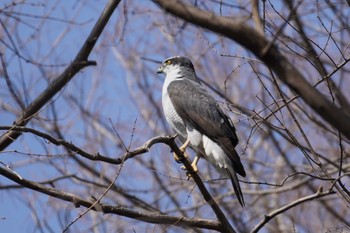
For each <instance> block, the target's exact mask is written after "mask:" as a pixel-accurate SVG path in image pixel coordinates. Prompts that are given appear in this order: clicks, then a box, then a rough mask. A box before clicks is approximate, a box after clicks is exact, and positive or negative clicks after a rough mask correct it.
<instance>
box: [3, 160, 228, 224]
mask: <svg viewBox="0 0 350 233" xmlns="http://www.w3.org/2000/svg"><path fill="white" fill-rule="evenodd" d="M0 174H1V175H3V176H5V177H7V178H8V179H10V180H12V181H14V182H16V183H18V184H19V185H21V186H23V187H26V188H29V189H32V190H35V191H38V192H41V193H44V194H46V195H49V196H52V197H55V198H58V199H61V200H65V201H68V202H71V203H73V204H74V205H75V206H76V207H79V206H84V207H87V208H89V207H90V206H92V205H93V203H94V202H93V201H87V200H85V199H83V198H81V197H79V196H77V195H74V194H71V193H67V192H63V191H60V190H57V189H54V188H51V187H47V186H45V185H42V184H40V183H37V182H33V181H29V180H26V179H23V178H21V177H20V176H18V175H17V174H15V173H13V172H11V171H9V170H7V169H6V168H3V167H0ZM94 210H95V211H102V212H103V213H111V214H117V215H121V216H124V217H128V218H133V219H137V220H140V221H144V222H149V223H155V224H170V225H174V226H180V227H198V228H204V229H211V230H216V231H221V229H222V226H221V223H219V222H217V221H213V220H206V219H198V218H186V217H181V216H178V217H176V216H169V215H164V214H160V213H156V212H141V211H135V210H131V209H128V208H124V207H120V206H110V205H103V204H100V205H98V207H96V209H94Z"/></svg>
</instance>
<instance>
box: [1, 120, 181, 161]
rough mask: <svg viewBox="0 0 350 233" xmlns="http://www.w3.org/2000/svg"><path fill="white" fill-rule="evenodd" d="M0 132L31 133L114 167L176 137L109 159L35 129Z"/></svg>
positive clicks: (156, 140) (12, 128)
mask: <svg viewBox="0 0 350 233" xmlns="http://www.w3.org/2000/svg"><path fill="white" fill-rule="evenodd" d="M0 130H8V132H18V133H24V132H26V133H32V134H34V135H36V136H39V137H41V138H43V139H45V140H47V141H49V142H51V143H53V144H55V145H57V146H60V145H62V146H64V147H65V148H67V149H68V150H69V151H71V152H73V153H77V154H79V155H81V156H83V157H84V158H87V159H90V160H93V161H102V162H106V163H110V164H115V165H118V164H121V163H122V162H123V161H126V160H128V159H130V158H133V157H134V156H136V155H139V154H144V153H146V152H148V151H149V150H150V149H151V147H152V146H153V145H154V144H157V143H167V142H168V141H169V140H171V139H174V138H175V137H176V136H157V137H154V138H151V139H149V140H148V141H147V142H146V143H145V144H143V145H142V146H139V147H137V148H136V149H134V150H131V151H127V152H126V153H125V154H124V155H122V156H120V157H119V158H111V157H107V156H104V155H101V154H100V153H96V154H91V153H88V152H86V151H84V150H82V149H81V148H79V147H77V146H76V145H74V144H73V143H71V142H67V141H65V140H63V139H57V138H54V137H52V136H51V135H49V134H46V133H43V132H40V131H38V130H35V129H31V128H27V127H21V126H0Z"/></svg>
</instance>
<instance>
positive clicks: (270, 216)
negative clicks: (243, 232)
mask: <svg viewBox="0 0 350 233" xmlns="http://www.w3.org/2000/svg"><path fill="white" fill-rule="evenodd" d="M330 194H335V192H334V191H332V190H328V191H327V192H323V189H322V187H321V188H320V189H319V190H318V191H317V192H316V193H315V194H312V195H309V196H306V197H303V198H299V199H297V200H295V201H293V202H292V203H289V204H287V205H285V206H283V207H281V208H279V209H277V210H274V211H272V212H271V213H269V214H266V215H265V218H264V219H263V220H262V221H261V222H260V223H258V224H257V225H256V226H255V227H254V228H253V230H252V231H251V232H252V233H257V232H258V231H259V230H260V229H261V228H262V227H263V226H264V225H265V224H266V223H268V222H269V221H270V220H271V219H273V218H274V217H276V216H277V215H279V214H281V213H283V212H285V211H287V210H289V209H291V208H293V207H295V206H297V205H299V204H301V203H303V202H306V201H311V200H314V199H318V198H321V197H324V196H328V195H330Z"/></svg>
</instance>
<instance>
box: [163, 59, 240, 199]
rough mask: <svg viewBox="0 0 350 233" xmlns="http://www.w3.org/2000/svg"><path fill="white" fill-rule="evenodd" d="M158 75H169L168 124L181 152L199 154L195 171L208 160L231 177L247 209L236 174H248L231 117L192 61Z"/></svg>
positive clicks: (170, 62) (174, 62) (170, 63)
mask: <svg viewBox="0 0 350 233" xmlns="http://www.w3.org/2000/svg"><path fill="white" fill-rule="evenodd" d="M157 73H163V74H165V81H164V84H163V90H162V105H163V110H164V114H165V117H166V120H167V121H168V123H169V124H170V126H171V127H172V128H173V129H174V130H175V131H176V132H177V133H178V135H179V138H180V140H181V141H182V142H184V144H183V145H182V146H181V147H180V149H181V150H182V151H183V152H185V150H186V147H187V146H190V147H191V148H193V149H194V151H195V152H196V157H195V159H194V161H193V163H192V167H193V169H194V171H196V172H197V171H198V168H197V162H198V160H199V158H200V157H204V158H205V159H207V160H208V161H209V162H210V163H212V164H213V165H214V167H216V168H217V170H218V171H219V172H221V173H222V174H225V175H227V176H228V177H230V179H231V182H232V185H233V189H234V191H235V193H236V196H237V199H238V201H239V203H240V204H241V205H242V206H244V205H245V204H244V199H243V194H242V190H241V187H240V185H239V181H238V178H237V174H236V173H238V174H239V175H241V176H243V177H245V175H246V173H245V170H244V168H243V165H242V163H241V160H240V158H239V155H238V154H237V152H236V150H235V146H236V145H237V143H238V138H237V135H236V132H235V131H236V129H235V127H234V126H233V124H232V122H231V121H230V119H229V117H228V116H227V115H226V114H225V113H224V112H223V111H222V110H221V108H220V106H219V105H218V103H217V101H216V100H215V99H214V97H213V96H211V95H210V94H209V92H208V91H207V90H206V89H205V88H204V87H203V86H202V84H201V82H200V80H199V79H198V77H197V75H196V72H195V70H194V67H193V64H192V62H191V61H190V60H189V59H188V58H186V57H171V58H168V59H166V60H165V61H164V62H163V63H162V65H161V66H160V67H159V68H158V70H157Z"/></svg>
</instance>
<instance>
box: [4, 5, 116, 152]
mask: <svg viewBox="0 0 350 233" xmlns="http://www.w3.org/2000/svg"><path fill="white" fill-rule="evenodd" d="M119 2H120V0H110V1H109V2H108V4H107V5H106V7H105V9H104V11H103V12H102V14H101V16H100V18H99V19H98V20H97V22H96V24H95V26H94V27H93V29H92V30H91V32H90V35H89V36H88V38H87V39H86V41H85V43H84V44H83V46H82V47H81V49H80V50H79V52H78V54H77V55H76V57H75V59H74V60H73V62H72V63H71V64H70V65H69V66H68V67H67V68H66V69H65V70H64V71H63V73H61V74H60V75H59V76H58V77H57V78H56V79H55V80H54V81H53V82H52V83H50V84H49V86H48V87H47V88H46V89H45V90H44V91H43V92H42V93H41V94H40V95H39V96H38V97H37V98H36V99H35V100H34V101H33V102H32V103H31V104H29V106H28V107H27V108H25V109H24V110H23V112H22V114H21V116H19V117H18V118H17V120H16V121H15V123H14V124H13V126H25V125H26V124H27V123H28V122H29V121H30V120H31V119H32V118H33V117H34V116H35V115H36V114H37V113H38V111H39V110H40V109H41V108H42V107H43V106H44V105H45V104H46V103H48V102H49V101H50V99H51V98H52V97H53V96H54V95H56V94H57V93H58V92H59V91H60V90H61V89H62V88H63V87H64V86H65V85H66V84H67V83H69V82H70V81H71V80H72V78H73V77H74V75H75V74H77V73H78V72H79V71H80V70H81V69H83V68H84V67H86V66H90V65H96V62H95V61H89V60H88V56H89V55H90V53H91V51H92V49H93V47H94V46H95V44H96V41H97V39H98V38H99V36H100V35H101V33H102V31H103V29H104V27H105V26H106V24H107V22H108V20H109V18H110V17H111V15H112V13H113V12H114V10H115V9H116V8H117V6H118V4H119ZM20 135H21V133H20V132H18V131H8V132H6V133H5V134H3V135H2V136H1V137H0V151H2V150H4V149H5V148H6V147H7V146H9V145H10V144H11V143H12V142H13V141H15V140H16V139H17V138H18V137H19V136H20Z"/></svg>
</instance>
